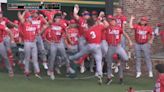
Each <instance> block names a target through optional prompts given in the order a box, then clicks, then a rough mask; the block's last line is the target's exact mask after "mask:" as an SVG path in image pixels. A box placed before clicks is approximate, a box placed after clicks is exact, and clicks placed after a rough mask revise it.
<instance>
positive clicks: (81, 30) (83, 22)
mask: <svg viewBox="0 0 164 92" xmlns="http://www.w3.org/2000/svg"><path fill="white" fill-rule="evenodd" d="M86 22H87V21H86V20H85V19H84V18H83V17H80V18H79V20H78V22H77V23H78V25H79V34H80V36H81V35H84V32H85V30H86V28H87V26H88V25H87V23H86Z"/></svg>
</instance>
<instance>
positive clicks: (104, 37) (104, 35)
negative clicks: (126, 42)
mask: <svg viewBox="0 0 164 92" xmlns="http://www.w3.org/2000/svg"><path fill="white" fill-rule="evenodd" d="M101 40H106V30H104V31H103V32H102V37H101Z"/></svg>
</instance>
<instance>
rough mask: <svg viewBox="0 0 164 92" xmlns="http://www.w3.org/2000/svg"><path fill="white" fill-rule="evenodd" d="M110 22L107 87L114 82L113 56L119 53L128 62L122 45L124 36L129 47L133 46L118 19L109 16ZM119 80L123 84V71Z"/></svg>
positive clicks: (107, 35) (108, 31) (108, 30)
mask: <svg viewBox="0 0 164 92" xmlns="http://www.w3.org/2000/svg"><path fill="white" fill-rule="evenodd" d="M108 21H109V24H110V27H109V28H108V29H107V31H106V39H107V42H108V52H107V55H106V62H107V82H106V83H107V85H110V84H111V82H112V76H111V75H112V68H111V65H112V62H113V55H114V54H115V53H117V54H118V55H119V56H120V57H121V59H122V60H123V61H128V55H127V53H126V51H125V49H124V48H123V47H122V46H121V45H120V44H121V40H122V35H124V36H125V37H126V38H127V39H128V41H129V45H130V46H131V45H132V42H131V40H130V38H129V36H128V35H127V34H126V33H125V32H124V31H123V30H122V28H121V27H120V26H118V25H117V23H116V19H115V18H114V17H113V16H112V15H109V16H108ZM119 78H120V84H122V83H123V69H120V70H119Z"/></svg>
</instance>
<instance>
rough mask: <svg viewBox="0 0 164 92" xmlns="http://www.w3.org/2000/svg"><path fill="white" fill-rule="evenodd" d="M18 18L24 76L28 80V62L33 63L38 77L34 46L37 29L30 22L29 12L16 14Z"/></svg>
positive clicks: (38, 70)
mask: <svg viewBox="0 0 164 92" xmlns="http://www.w3.org/2000/svg"><path fill="white" fill-rule="evenodd" d="M18 18H19V20H20V23H21V25H22V30H21V32H20V33H21V35H22V38H23V41H24V53H25V59H24V62H25V71H24V73H25V76H26V78H29V74H30V69H29V68H30V66H29V63H30V61H31V62H32V63H33V66H34V71H35V76H36V77H37V78H41V77H40V75H39V74H40V68H39V63H38V51H37V45H36V36H37V32H38V28H37V26H36V25H33V24H32V22H31V14H30V12H29V11H24V12H23V13H22V14H21V13H20V12H18Z"/></svg>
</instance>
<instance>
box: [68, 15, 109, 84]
mask: <svg viewBox="0 0 164 92" xmlns="http://www.w3.org/2000/svg"><path fill="white" fill-rule="evenodd" d="M87 24H88V25H87V26H86V29H85V30H86V31H85V33H84V34H85V35H84V36H85V39H86V41H87V45H85V46H84V47H83V49H81V50H80V52H78V53H77V54H75V55H73V56H70V57H69V58H70V60H76V59H78V58H80V57H82V56H83V55H85V54H91V55H93V57H94V59H95V61H96V68H97V69H96V71H97V77H98V78H99V83H100V84H101V83H102V52H101V38H102V33H103V30H104V29H105V28H106V27H107V26H108V23H107V21H105V20H104V21H103V23H101V22H99V23H96V21H94V20H93V19H92V18H90V19H88V20H87Z"/></svg>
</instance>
